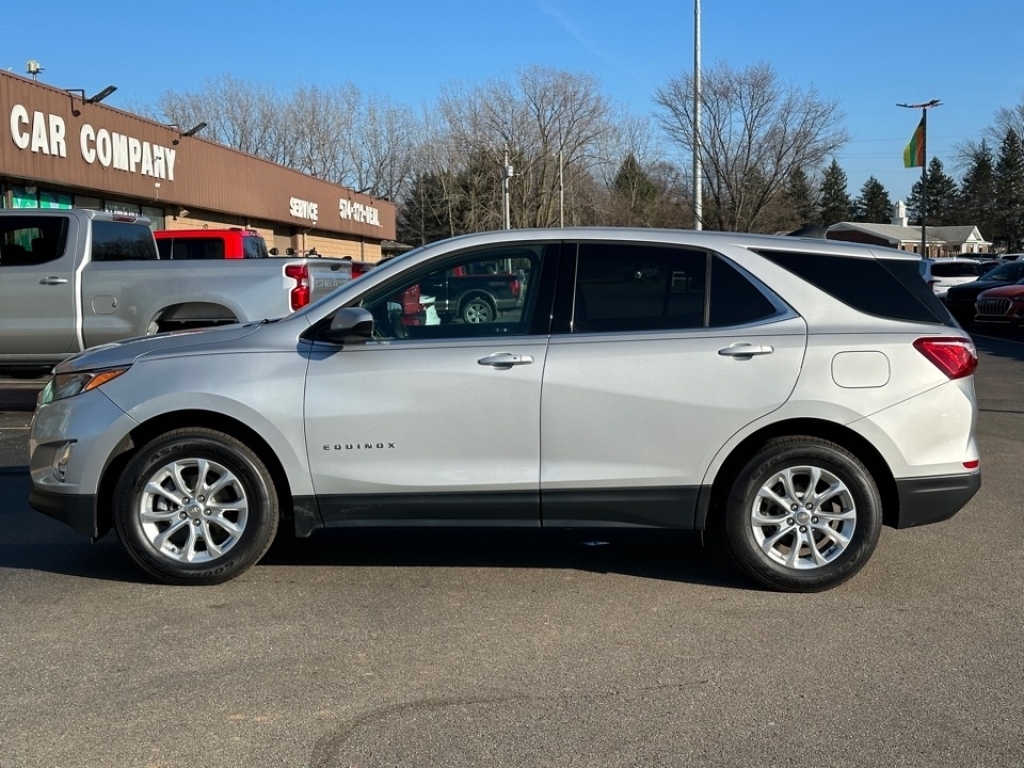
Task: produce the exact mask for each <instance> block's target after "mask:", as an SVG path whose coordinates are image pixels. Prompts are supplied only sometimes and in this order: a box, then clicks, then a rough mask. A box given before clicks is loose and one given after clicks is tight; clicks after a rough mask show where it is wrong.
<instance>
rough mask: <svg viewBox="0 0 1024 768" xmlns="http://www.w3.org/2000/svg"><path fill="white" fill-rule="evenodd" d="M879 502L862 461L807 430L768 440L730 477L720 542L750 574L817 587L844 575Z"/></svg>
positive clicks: (792, 587)
mask: <svg viewBox="0 0 1024 768" xmlns="http://www.w3.org/2000/svg"><path fill="white" fill-rule="evenodd" d="M881 525H882V503H881V499H880V496H879V493H878V487H877V485H876V483H875V481H874V479H873V478H872V477H871V473H870V472H869V471H868V469H867V468H866V467H865V466H864V464H863V463H862V462H861V461H860V460H858V459H857V457H856V456H854V455H853V454H852V453H850V452H849V451H847V450H846V449H844V448H843V447H841V446H839V445H837V444H835V443H832V442H830V441H827V440H821V439H819V438H815V437H784V438H777V439H774V440H771V441H769V442H768V443H767V444H766V445H765V446H764V447H763V448H761V450H760V451H758V452H757V454H756V455H755V456H753V457H752V458H751V459H750V461H748V462H747V463H746V465H745V466H744V467H743V469H741V470H740V472H739V474H738V475H737V477H736V482H735V483H734V484H733V486H732V489H731V492H730V493H729V498H728V501H727V504H726V508H725V535H726V542H727V544H728V547H729V550H730V551H731V553H732V555H733V558H734V559H735V561H736V562H737V563H738V565H739V566H740V568H741V569H742V570H744V571H745V572H746V573H747V574H748V575H749V576H751V577H752V578H753V579H754V580H755V581H758V582H759V583H761V584H763V585H765V586H768V587H770V588H772V589H778V590H782V591H787V592H817V591H820V590H824V589H830V588H831V587H834V586H836V585H838V584H841V583H842V582H844V581H846V580H847V579H849V578H850V577H851V576H853V575H854V574H855V573H856V572H857V571H859V570H860V569H861V568H862V567H863V566H864V564H865V563H866V562H867V560H868V558H869V557H870V556H871V553H872V552H873V551H874V549H875V546H876V544H877V543H878V537H879V533H880V531H881Z"/></svg>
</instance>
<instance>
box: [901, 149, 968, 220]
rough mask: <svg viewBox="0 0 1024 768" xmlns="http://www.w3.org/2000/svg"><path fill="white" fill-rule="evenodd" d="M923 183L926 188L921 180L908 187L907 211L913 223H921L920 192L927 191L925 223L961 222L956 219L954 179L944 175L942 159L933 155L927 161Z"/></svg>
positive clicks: (957, 205) (957, 207)
mask: <svg viewBox="0 0 1024 768" xmlns="http://www.w3.org/2000/svg"><path fill="white" fill-rule="evenodd" d="M924 183H927V184H928V188H927V190H925V189H924V188H923V187H922V180H921V179H918V180H917V181H916V182H914V186H913V187H911V188H910V195H909V197H907V213H908V214H909V217H910V219H911V221H913V222H914V223H915V224H920V223H921V203H922V193H923V192H927V194H928V200H927V208H926V213H927V215H928V218H927V219H926V221H925V224H926V225H928V226H933V227H940V226H947V225H951V224H961V223H965V222H960V221H957V218H958V215H957V214H958V211H959V201H958V198H957V194H958V193H957V188H956V181H954V180H953V179H952V178H951V177H949V176H948V175H946V172H945V170H944V169H943V167H942V161H941V160H939V158H937V157H933V158H932V159H931V162H930V163H928V171H927V172H926V173H925V175H924Z"/></svg>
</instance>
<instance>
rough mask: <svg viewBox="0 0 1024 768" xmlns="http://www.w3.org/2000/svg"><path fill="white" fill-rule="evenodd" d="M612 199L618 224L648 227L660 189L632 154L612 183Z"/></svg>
mask: <svg viewBox="0 0 1024 768" xmlns="http://www.w3.org/2000/svg"><path fill="white" fill-rule="evenodd" d="M612 197H613V199H614V201H615V208H616V210H615V211H614V212H613V215H614V217H615V218H616V219H617V220H618V221H616V222H615V223H616V224H622V225H625V226H647V225H648V223H649V222H648V217H649V214H650V213H651V212H652V209H653V207H654V203H655V200H656V199H657V197H658V187H657V186H656V185H655V183H654V182H653V181H652V180H651V177H650V176H649V175H648V173H647V172H646V171H645V170H644V169H643V168H642V167H641V166H640V163H639V162H638V161H637V159H636V155H634V154H633V153H632V152H630V153H629V154H628V155H627V156H626V159H625V160H623V161H622V165H620V166H619V172H618V173H616V174H615V179H614V180H613V181H612Z"/></svg>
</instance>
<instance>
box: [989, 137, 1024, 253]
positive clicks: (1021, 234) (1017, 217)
mask: <svg viewBox="0 0 1024 768" xmlns="http://www.w3.org/2000/svg"><path fill="white" fill-rule="evenodd" d="M995 189H996V205H997V206H998V209H997V210H998V212H999V213H998V217H997V221H998V224H999V231H998V232H997V234H996V237H998V238H999V239H1000V240H1001V241H1002V242H1003V243H1004V244H1005V245H1006V249H1007V250H1008V251H1011V252H1012V251H1019V250H1021V249H1022V248H1024V148H1022V147H1021V143H1020V137H1019V136H1017V133H1016V132H1015V131H1014V130H1013V129H1010V128H1008V129H1007V131H1006V136H1005V138H1003V143H1002V145H1001V146H1000V147H999V159H998V160H996V167H995Z"/></svg>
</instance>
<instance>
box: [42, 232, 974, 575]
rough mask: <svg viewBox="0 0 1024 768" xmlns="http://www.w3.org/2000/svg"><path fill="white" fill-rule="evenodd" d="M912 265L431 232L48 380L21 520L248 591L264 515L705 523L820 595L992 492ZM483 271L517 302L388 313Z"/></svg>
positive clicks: (941, 331)
mask: <svg viewBox="0 0 1024 768" xmlns="http://www.w3.org/2000/svg"><path fill="white" fill-rule="evenodd" d="M918 261H919V259H918V257H917V256H915V255H914V254H908V253H906V252H903V251H897V250H889V249H881V248H872V247H868V246H864V245H857V244H853V243H840V242H832V241H825V240H816V241H815V240H798V239H796V238H790V237H767V236H758V235H743V234H737V233H734V232H693V231H685V230H678V231H677V230H652V229H613V228H602V229H572V228H568V229H543V230H528V229H517V230H507V231H502V232H493V233H483V234H476V235H466V236H464V237H459V238H455V239H452V240H448V241H444V242H439V243H433V244H431V245H428V246H426V247H424V248H420V249H418V250H415V251H410V252H409V253H407V254H405V255H403V256H399V257H397V258H395V259H393V260H391V261H389V262H387V263H386V264H383V265H381V266H379V267H376V268H375V269H373V270H371V271H370V272H368V273H366V274H365V275H363V276H362V277H360V278H359V279H358V280H354V281H352V282H351V283H349V284H347V285H346V286H345V287H343V288H340V289H339V290H337V291H336V292H335V293H332V294H330V295H329V296H327V297H325V298H324V299H322V300H320V301H319V302H317V303H315V304H312V305H310V306H308V307H306V308H304V309H302V310H300V311H298V312H295V313H294V314H292V315H290V316H288V317H286V318H283V319H280V320H269V321H264V322H262V323H251V324H248V325H231V326H225V327H223V328H220V329H216V330H206V331H197V332H193V333H171V334H161V335H159V336H153V337H148V338H142V339H135V340H133V341H126V342H123V343H118V344H112V345H109V346H105V347H100V348H97V349H95V350H91V351H88V352H85V353H82V354H80V355H78V356H77V357H74V358H72V359H71V360H68V361H66V362H64V363H62V364H61V365H59V366H58V367H57V368H56V370H55V372H54V376H53V378H52V380H51V381H50V383H49V384H47V386H46V388H45V389H44V391H43V392H42V394H41V397H40V404H39V407H38V408H37V410H36V413H35V417H34V418H33V420H32V432H31V441H30V450H31V457H30V462H29V464H30V472H31V478H32V491H31V497H30V503H31V504H32V506H33V507H34V508H36V509H37V510H39V511H41V512H44V513H46V514H49V515H51V516H53V517H55V518H57V519H59V520H63V521H64V522H66V523H68V524H70V525H72V526H73V527H74V528H76V529H77V530H79V531H81V532H82V533H84V534H86V535H87V536H89V537H92V538H94V539H95V538H98V537H100V536H102V535H103V534H104V533H106V532H107V531H108V530H110V529H111V528H113V529H115V530H116V531H117V534H118V536H119V537H120V539H121V541H122V543H123V545H124V546H125V548H126V550H127V551H128V553H129V555H130V556H131V558H132V559H133V560H134V561H135V562H136V563H137V564H138V565H139V566H140V567H141V568H142V569H143V570H144V571H146V572H147V573H148V574H150V575H151V576H153V577H154V578H156V579H159V580H161V581H164V582H168V583H172V584H212V583H217V582H221V581H226V580H227V579H230V578H232V577H234V576H237V575H238V574H240V573H242V572H243V571H245V570H246V569H247V568H249V567H250V566H252V565H254V564H255V563H256V562H257V561H258V560H259V559H260V558H261V557H262V555H263V553H264V552H266V550H267V548H268V547H269V546H270V543H271V541H272V539H273V537H274V535H275V533H276V532H277V530H278V527H279V526H280V527H281V528H282V529H288V528H290V529H291V530H292V532H293V533H295V534H296V535H298V536H306V535H309V534H310V533H312V532H314V531H315V530H317V529H319V528H335V527H341V528H345V527H349V526H357V525H362V526H425V525H430V526H442V527H444V526H448V527H452V526H484V527H489V528H502V527H506V528H508V527H522V526H528V527H534V528H556V529H557V528H575V529H580V528H607V527H608V526H616V527H623V528H644V529H648V530H651V531H656V530H657V529H666V528H669V529H672V528H674V529H698V530H700V529H710V531H712V532H713V533H715V537H716V538H717V537H718V536H719V535H721V537H722V538H723V539H724V541H725V542H726V545H727V547H728V550H729V551H730V552H731V554H732V556H733V557H734V558H735V560H736V562H737V563H738V564H739V565H740V567H741V568H742V569H743V570H744V571H745V572H746V573H747V574H749V575H750V576H751V577H752V578H753V579H754V580H756V581H757V582H759V583H761V584H763V585H767V586H769V587H771V588H774V589H780V590H789V591H816V590H822V589H828V588H829V587H833V586H835V585H836V584H839V583H841V582H843V581H845V580H846V579H848V578H850V577H851V576H852V575H853V574H854V573H856V572H857V571H858V570H859V569H860V568H861V567H862V566H863V565H864V564H865V563H866V562H867V560H868V558H869V556H870V555H871V552H872V551H873V550H874V549H875V546H876V544H877V542H878V540H879V533H880V529H881V526H882V525H883V524H885V525H889V526H892V527H895V528H907V527H910V526H915V525H924V524H927V523H936V522H938V521H940V520H944V519H946V518H948V517H950V516H952V515H954V514H956V513H957V512H958V511H959V510H960V509H961V508H962V507H963V506H964V505H965V504H966V503H967V502H968V501H969V500H970V499H971V497H972V496H974V494H975V493H976V492H977V490H978V489H979V487H980V485H981V474H980V469H979V465H980V457H979V455H978V447H977V444H976V442H975V437H974V428H975V422H976V419H977V401H976V398H975V394H974V376H973V373H974V370H975V368H976V366H977V362H978V359H977V354H976V351H975V348H974V343H973V341H972V340H971V337H970V336H969V335H967V333H965V332H964V331H963V330H962V329H961V328H960V327H959V326H958V325H957V323H956V321H955V320H953V319H952V317H951V316H950V314H949V312H948V311H947V310H946V307H945V306H944V305H943V303H942V302H941V301H939V300H938V299H937V298H936V297H935V296H934V294H933V293H932V292H931V291H930V290H929V289H928V287H927V286H926V285H925V283H924V282H923V281H922V280H921V278H920V274H919V272H918ZM488 264H492V265H493V264H498V265H501V268H502V272H503V274H495V275H493V276H492V277H493V279H494V280H495V281H496V282H501V281H506V282H507V279H508V278H509V277H510V276H514V277H515V278H516V283H517V285H518V286H519V288H518V289H517V290H518V293H519V294H520V298H521V304H520V305H519V306H517V307H516V308H515V309H514V310H511V311H508V312H504V313H502V314H498V313H492V314H491V315H490V316H489V318H488V319H487V321H484V320H482V319H481V318H479V317H477V318H470V319H469V320H467V319H466V318H465V317H463V316H461V315H458V314H454V313H446V315H445V316H444V317H441V316H440V315H438V320H439V322H429V321H428V320H429V318H428V317H427V315H426V313H425V312H424V311H423V310H422V309H419V308H418V307H409V306H408V304H409V302H407V301H405V300H404V297H408V296H410V295H415V296H418V297H422V296H424V295H427V294H429V295H431V296H436V295H437V294H436V293H435V292H434V289H433V288H430V286H437V285H438V284H439V282H440V281H441V280H442V279H443V278H444V276H445V275H451V274H478V273H479V270H478V269H477V267H479V266H481V265H488ZM637 275H640V277H639V278H638V277H637ZM424 286H426V287H428V288H429V290H428V289H426V288H424ZM419 304H420V305H422V301H420V302H419ZM413 310H415V311H413ZM896 541H897V540H896V539H890V540H889V543H891V544H895V543H896ZM919 543H920V540H918V544H919ZM917 546H918V545H912V548H911V549H908V550H907V552H906V555H907V556H908V557H909V556H913V557H921V556H922V555H921V552H920V550H919V549H917V548H916V547H917ZM950 546H955V542H951V543H950Z"/></svg>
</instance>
